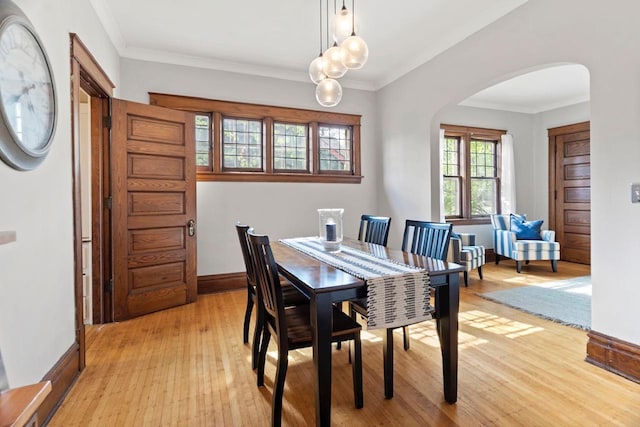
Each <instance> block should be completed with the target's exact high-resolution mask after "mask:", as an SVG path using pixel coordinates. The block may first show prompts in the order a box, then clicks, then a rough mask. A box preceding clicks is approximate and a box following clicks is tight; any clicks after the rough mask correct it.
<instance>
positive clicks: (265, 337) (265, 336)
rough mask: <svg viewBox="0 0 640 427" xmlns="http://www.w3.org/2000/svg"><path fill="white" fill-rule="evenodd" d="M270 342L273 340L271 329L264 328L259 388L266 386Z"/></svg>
mask: <svg viewBox="0 0 640 427" xmlns="http://www.w3.org/2000/svg"><path fill="white" fill-rule="evenodd" d="M269 340H271V333H270V332H269V328H263V333H262V342H261V343H260V356H259V358H258V375H257V377H258V378H257V380H258V387H262V386H263V385H264V365H265V363H266V361H267V348H268V347H269Z"/></svg>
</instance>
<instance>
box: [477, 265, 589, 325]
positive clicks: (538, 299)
mask: <svg viewBox="0 0 640 427" xmlns="http://www.w3.org/2000/svg"><path fill="white" fill-rule="evenodd" d="M478 295H480V296H481V297H483V298H486V299H488V300H492V301H495V302H499V303H501V304H505V305H508V306H510V307H513V308H517V309H518V310H522V311H525V312H527V313H530V314H533V315H535V316H538V317H542V318H544V319H548V320H553V321H554V322H559V323H562V324H564V325H568V326H573V327H576V328H580V329H584V330H589V329H590V328H591V276H582V277H575V278H573V279H566V280H558V281H554V282H546V283H539V284H536V285H531V286H519V287H517V288H511V289H505V290H503V291H495V292H487V293H484V294H478Z"/></svg>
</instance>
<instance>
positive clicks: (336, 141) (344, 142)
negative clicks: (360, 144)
mask: <svg viewBox="0 0 640 427" xmlns="http://www.w3.org/2000/svg"><path fill="white" fill-rule="evenodd" d="M351 133H352V132H351V126H329V125H322V126H318V134H319V155H320V170H321V171H350V170H351V161H350V159H351V142H352V141H351Z"/></svg>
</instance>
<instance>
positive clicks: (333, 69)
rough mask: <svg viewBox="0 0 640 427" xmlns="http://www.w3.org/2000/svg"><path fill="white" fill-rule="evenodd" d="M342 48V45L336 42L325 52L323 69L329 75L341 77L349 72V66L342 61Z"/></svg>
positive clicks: (336, 77)
mask: <svg viewBox="0 0 640 427" xmlns="http://www.w3.org/2000/svg"><path fill="white" fill-rule="evenodd" d="M341 50H342V49H341V48H340V46H338V45H336V44H334V45H333V47H331V48H329V49H328V50H327V51H326V52H325V53H324V55H323V57H324V61H323V66H322V69H323V70H324V73H325V74H326V75H327V77H330V78H332V79H339V78H340V77H342V76H344V74H345V73H346V72H347V67H346V66H345V65H344V64H343V63H342V59H341V56H342V55H341Z"/></svg>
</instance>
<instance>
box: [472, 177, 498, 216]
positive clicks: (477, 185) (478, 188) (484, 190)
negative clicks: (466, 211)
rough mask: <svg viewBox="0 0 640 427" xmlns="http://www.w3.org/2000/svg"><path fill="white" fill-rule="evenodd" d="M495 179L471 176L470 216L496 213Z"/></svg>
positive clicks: (496, 194) (496, 193)
mask: <svg viewBox="0 0 640 427" xmlns="http://www.w3.org/2000/svg"><path fill="white" fill-rule="evenodd" d="M497 207H498V192H497V180H496V179H477V178H471V216H485V215H490V214H496V213H498V209H497Z"/></svg>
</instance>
